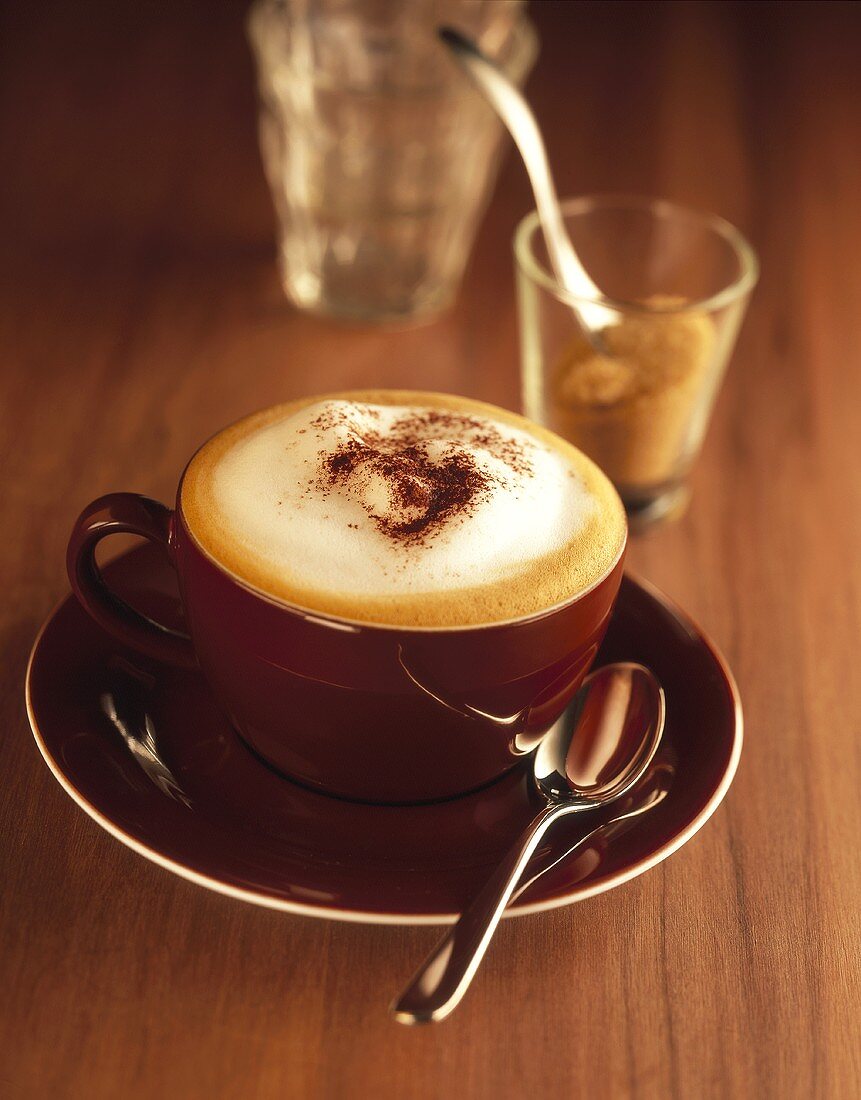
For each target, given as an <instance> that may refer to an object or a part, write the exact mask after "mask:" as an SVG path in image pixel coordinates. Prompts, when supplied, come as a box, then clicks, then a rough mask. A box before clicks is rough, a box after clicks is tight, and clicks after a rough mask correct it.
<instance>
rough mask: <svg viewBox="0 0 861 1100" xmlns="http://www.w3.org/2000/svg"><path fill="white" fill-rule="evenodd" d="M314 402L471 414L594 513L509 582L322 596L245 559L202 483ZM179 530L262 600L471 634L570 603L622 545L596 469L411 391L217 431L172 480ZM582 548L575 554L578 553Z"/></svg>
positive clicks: (611, 496) (446, 401) (438, 397)
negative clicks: (548, 464) (574, 491)
mask: <svg viewBox="0 0 861 1100" xmlns="http://www.w3.org/2000/svg"><path fill="white" fill-rule="evenodd" d="M323 401H351V402H356V403H361V404H368V405H385V406H394V407H402V406H421V407H425V408H432V409H444V410H446V411H449V412H462V413H466V414H474V415H476V416H482V417H486V418H488V419H491V420H496V421H498V422H500V423H503V424H507V425H510V426H511V427H514V428H519V429H520V430H521V431H524V432H527V433H528V434H529V435H531V436H532V437H533V438H535V439H536V440H537V441H538V443H540V444H543V445H544V446H547V447H549V448H550V449H551V450H553V451H556V452H557V453H560V454H561V455H562V456H563V458H565V459H566V460H567V461H569V463H570V465H571V467H572V469H573V471H574V473H575V476H579V477H580V478H581V479H582V480H583V482H584V484H585V487H586V490H587V492H588V493H589V495H590V496H592V497H593V498H594V499H595V501H596V505H597V507H596V509H595V512H594V514H593V515H592V516H590V517H589V518H588V519H587V520H586V522H585V524H584V525H583V527H582V528H581V529H580V530H579V531H578V532H577V533H576V534H575V535H574V536H573V537H572V539H571V541H570V542H569V543H567V544H566V545H565V546H563V547H561V548H560V549H559V550H557V551H554V552H552V553H550V554H547V555H544V556H543V557H539V558H536V559H534V560H532V561H530V562H528V563H526V564H525V565H524V566H523V568H522V569H520V570H519V571H518V572H517V574H516V575H515V576H514V577H512V578H506V580H505V581H502V582H496V583H494V584H491V585H478V586H472V587H464V588H458V589H453V590H449V591H442V592H440V591H434V592H411V593H409V594H404V593H395V594H392V595H374V596H357V595H356V594H355V593H353V592H336V591H322V590H320V589H319V588H315V587H313V586H312V585H307V584H302V583H301V582H298V581H297V580H295V579H294V578H290V577H286V576H283V575H280V574H279V575H277V576H275V575H273V571H272V569H271V567H270V566H268V565H266V566H264V565H262V564H260V563H259V562H256V561H255V560H254V556H253V551H252V550H251V549H249V548H239V547H237V546H236V545H235V540H234V539H228V538H225V537H224V536H223V533H222V531H221V529H220V522H219V521H220V517H219V509H218V504H217V502H216V501H215V500H214V499H213V495H212V491H211V489H212V484H211V483H212V478H211V477H210V476H209V475H210V474H211V473H212V471H214V469H215V466H216V465H217V463H218V462H219V460H220V459H221V458H222V456H224V455H225V454H226V453H227V452H228V451H229V450H230V449H231V448H232V447H234V446H235V445H236V444H237V443H239V442H240V441H241V440H242V439H244V438H246V437H247V436H249V435H252V434H253V433H254V432H257V431H259V430H261V429H263V428H265V427H267V426H269V425H270V424H274V423H276V422H278V421H280V420H284V419H286V418H287V417H289V416H292V415H293V414H295V413H297V412H299V411H300V410H301V409H303V408H306V407H308V406H310V405H314V404H318V403H320V402H323ZM179 503H180V507H181V510H182V515H183V518H184V521H185V525H186V527H187V529H188V532H189V534H190V536H191V537H192V539H193V541H194V542H195V543H196V544H197V546H198V547H199V548H200V549H201V550H202V551H203V552H204V553H205V554H206V556H208V557H209V558H211V559H212V561H213V562H214V563H215V564H216V565H217V566H218V567H220V568H221V569H223V570H224V571H225V572H227V573H229V574H231V575H232V576H233V577H235V578H236V580H238V581H240V582H241V583H243V584H244V585H247V586H248V587H250V588H252V589H254V590H255V591H258V592H259V593H260V594H261V595H262V596H264V597H266V598H269V599H273V600H275V601H277V602H280V603H284V604H287V605H290V606H293V607H296V608H298V609H300V610H302V611H307V612H309V613H310V614H318V615H329V616H332V617H336V618H339V619H344V620H346V621H352V622H357V623H364V624H367V625H374V626H381V627H410V628H414V629H416V628H417V629H421V628H448V629H452V628H471V627H481V626H492V625H495V624H500V623H505V622H511V621H516V620H520V619H528V618H532V617H535V616H537V615H540V614H541V613H543V612H546V611H550V610H552V609H553V608H554V607H556V606H559V605H564V604H567V603H570V602H573V601H575V600H576V599H578V598H580V597H581V596H582V595H584V594H585V593H586V592H588V591H589V590H591V589H592V588H594V587H595V586H596V585H597V584H598V583H600V582H601V581H602V580H603V579H604V578H605V577H606V576H607V575H608V574H609V573H611V572H612V570H613V568H614V567H615V565H616V564H617V563H618V561H619V558H620V557H621V555H622V552H623V550H624V547H625V542H626V538H627V522H626V518H625V511H624V506H623V504H622V501H621V499H620V498H619V495H618V493H617V492H616V490H615V488H614V487H613V485H612V483H611V482H610V480H609V478H608V477H607V476H606V474H604V473H603V471H602V470H601V469H600V468H599V467H598V466H597V465H596V464H595V463H594V462H593V461H592V460H591V459H590V458H588V457H587V456H586V455H585V454H583V452H582V451H579V450H578V449H577V448H576V447H575V446H573V444H571V443H568V442H567V441H566V440H564V439H562V438H561V437H560V436H558V435H556V434H555V433H554V432H552V431H550V430H549V429H547V428H544V427H542V426H541V425H539V424H536V423H535V422H534V421H531V420H529V419H527V418H526V417H524V416H521V415H519V414H518V413H514V412H511V411H509V410H508V409H502V408H499V407H498V406H496V405H490V404H488V403H486V402H483V401H477V400H474V399H472V398H466V397H460V396H457V395H454V394H442V393H435V392H427V391H421V390H390V389H385V390H371V389H368V390H347V391H339V392H335V393H324V394H314V395H312V396H308V397H302V398H298V399H296V400H294V401H287V402H283V403H281V404H278V405H274V406H270V407H269V408H266V409H262V410H260V411H258V412H254V413H251V414H250V415H248V416H245V417H243V418H242V419H241V420H238V421H236V423H234V424H231V425H229V426H228V427H226V428H224V429H222V430H221V431H220V432H218V433H217V434H216V435H214V436H213V437H212V438H211V439H209V440H208V441H207V442H206V443H204V444H203V445H202V446H201V447H200V449H199V450H198V451H197V453H196V454H195V455H194V456H193V457H192V459H191V461H190V462H189V464H188V466H187V467H186V470H185V473H184V475H183V478H182V482H181V484H180V491H179ZM584 551H585V552H584Z"/></svg>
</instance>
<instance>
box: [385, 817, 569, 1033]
mask: <svg viewBox="0 0 861 1100" xmlns="http://www.w3.org/2000/svg"><path fill="white" fill-rule="evenodd" d="M582 808H583V807H581V806H577V805H572V804H571V803H566V802H557V803H553V804H551V805H549V806H546V807H545V808H544V809H543V810H542V811H541V812H540V813H539V814H538V815H537V816H536V817H535V818H534V820H533V821H532V823H531V824H530V825H529V826H528V828H527V829H526V831H525V832H524V833H523V834H522V835H521V837H520V839H519V840H518V841H517V843H516V844H515V845H514V846H513V847H512V848H511V849H510V851H509V852H508V854H507V855H506V856H505V858H504V859H503V861H502V862H501V864H500V865H499V867H498V868H497V869H496V871H494V873H493V875H492V876H491V877H490V879H489V880H488V881H487V883H486V884H485V886H484V887H483V888H482V889H481V891H480V892H479V893H478V894H477V895H476V897H475V898H474V899H473V901H472V902H471V903H470V904H469V906H468V907H467V908H466V909H465V910H464V912H463V914H462V915H461V917H460V919H459V920H458V921H457V923H456V924H454V925H453V926H452V927H451V929H450V930H449V931H448V932H447V933H446V935H445V936H444V937H443V939H442V940H441V941H440V943H439V944H438V945H437V947H436V948H435V949H434V950H433V951H432V952H431V954H430V955H429V956H428V957H427V959H426V960H425V961H424V963H423V964H422V965H421V966H420V967H419V969H418V971H417V972H416V974H415V976H414V977H413V979H412V981H411V982H410V983H409V985H408V986H407V987H406V989H405V990H404V991H403V993H402V994H401V995H400V997H399V998H398V999H397V1000H396V1001H395V1002H394V1003H393V1005H392V1008H391V1010H392V1013H393V1014H394V1016H395V1019H396V1020H399V1021H400V1023H402V1024H420V1023H430V1022H431V1021H432V1020H442V1019H443V1018H444V1017H445V1016H448V1014H449V1013H450V1012H451V1011H452V1010H453V1009H454V1008H455V1007H456V1006H457V1004H458V1003H459V1001H460V999H461V997H463V995H464V993H465V992H466V991H467V989H468V988H469V984H470V982H471V981H472V979H473V976H474V975H475V972H476V970H478V967H479V963H480V962H481V960H482V959H483V958H484V953H485V951H486V950H487V947H488V944H489V943H490V940H491V937H492V936H493V933H494V931H495V930H496V926H497V924H499V921H500V918H501V917H502V914H503V912H504V911H505V907H506V906H507V905H508V902H509V900H510V898H511V895H512V894H513V893H514V888H515V887H516V886H517V883H518V881H519V879H520V876H521V875H522V874H523V871H524V869H525V868H526V864H527V863H528V862H529V860H530V858H531V856H532V854H533V852H534V851H535V849H536V848H537V847H538V845H539V843H540V841H541V838H542V837H543V836H544V834H545V833H546V832H547V830H548V829H549V828H550V826H551V825H552V824H553V822H554V821H556V820H558V819H559V818H560V817H564V816H565V815H566V814H569V813H575V812H576V811H577V810H580V809H582Z"/></svg>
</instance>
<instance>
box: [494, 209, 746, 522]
mask: <svg viewBox="0 0 861 1100" xmlns="http://www.w3.org/2000/svg"><path fill="white" fill-rule="evenodd" d="M562 208H563V216H564V219H565V224H566V228H567V229H568V232H569V235H570V237H571V240H572V243H573V245H574V248H575V249H576V251H577V253H578V255H579V256H580V258H581V260H582V261H583V263H584V265H585V267H586V269H587V270H588V271H589V273H590V275H591V276H592V278H593V279H594V281H595V282H596V284H597V285H598V286H599V287H600V288H601V289H602V291H603V293H604V294H605V296H606V299H608V300H609V304H610V305H611V306H612V311H611V313H610V317H611V320H610V323H608V324H607V326H606V327H605V328H604V329H603V330H602V332H601V334H600V346H599V347H597V348H596V347H593V346H592V344H591V343H590V341H589V340H588V339H587V338H586V336H585V335H584V333H583V331H582V330H581V328H580V326H579V324H578V321H577V314H576V307H577V305H578V302H577V299H576V298H574V297H572V296H571V295H570V294H568V293H567V292H566V291H564V290H563V289H562V287H561V286H560V285H559V283H558V282H557V281H556V279H555V277H554V276H553V275H552V274H551V269H550V266H549V262H548V257H547V252H546V248H545V244H544V239H543V236H542V234H541V229H540V226H539V223H538V218H537V215H536V214H535V213H532V214H530V215H528V216H527V217H526V218H525V219H524V220H523V221H522V222H521V223H520V226H519V227H518V230H517V232H516V234H515V243H514V250H515V261H516V268H517V282H518V302H519V311H520V341H521V367H522V383H523V405H524V411H525V412H526V414H527V416H530V417H531V418H532V419H533V420H536V421H538V422H539V423H541V424H545V425H547V427H549V428H551V429H552V430H553V431H555V432H557V433H558V434H559V435H561V436H563V437H564V438H566V439H568V440H570V441H571V442H572V443H574V444H575V445H576V446H578V447H579V448H580V449H581V450H583V451H584V452H585V453H586V454H588V455H589V456H590V458H592V459H594V461H595V462H597V463H598V465H599V466H600V467H601V468H602V469H603V470H604V472H605V473H606V474H607V475H608V476H609V477H610V478H611V480H612V481H613V483H614V484H615V486H616V488H617V489H618V490H619V494H620V496H621V497H622V500H623V501H624V503H625V507H626V510H627V512H628V517H629V521H630V522H631V524H632V526H633V527H637V526H640V527H642V526H645V525H647V524H649V523H652V522H654V521H656V520H659V519H663V518H665V517H667V516H669V515H672V514H675V513H677V512H679V511H680V510H681V509H682V508H683V507H684V505H685V503H686V502H687V499H688V495H689V490H688V488H687V483H686V482H687V475H688V473H689V471H690V469H691V467H692V465H693V463H694V461H695V459H696V457H697V455H698V453H699V450H700V447H701V446H702V442H703V438H704V436H705V432H706V428H707V426H708V421H709V417H710V414H711V410H712V406H713V404H714V400H715V397H716V396H717V393H718V390H719V388H720V383H721V380H722V378H723V374H724V371H725V369H726V366H727V364H728V362H729V358H730V355H731V353H732V349H733V346H734V344H735V339H736V335H737V333H738V329H739V326H740V325H741V322H742V319H743V317H744V312H745V309H746V306H747V302H748V299H749V297H750V293H751V290H752V289H753V286H754V284H755V283H756V278H757V261H756V256H755V254H754V252H753V250H752V249H751V247H750V245H749V244H748V243H747V242H746V241H745V240H744V238H743V237H742V236H741V234H740V233H738V231H737V230H736V229H734V228H733V227H732V226H731V225H730V224H729V223H728V222H725V221H724V220H723V219H721V218H718V217H716V216H714V215H711V214H702V213H699V212H697V211H693V210H689V209H687V208H685V207H682V206H677V205H675V204H673V203H669V202H662V201H657V200H652V199H646V198H637V197H624V196H623V197H619V196H601V197H589V198H579V199H572V200H569V201H567V202H565V203H563V204H562Z"/></svg>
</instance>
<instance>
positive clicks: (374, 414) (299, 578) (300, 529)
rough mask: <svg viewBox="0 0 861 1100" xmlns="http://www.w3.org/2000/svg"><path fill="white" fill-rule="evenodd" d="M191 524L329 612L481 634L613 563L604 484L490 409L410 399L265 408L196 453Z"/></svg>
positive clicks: (544, 604)
mask: <svg viewBox="0 0 861 1100" xmlns="http://www.w3.org/2000/svg"><path fill="white" fill-rule="evenodd" d="M181 505H182V514H183V517H184V520H185V526H186V527H187V528H188V530H189V531H190V532H191V534H192V536H193V538H194V539H195V540H196V541H197V543H198V544H199V545H200V547H201V548H202V549H203V550H204V551H205V552H206V553H207V554H208V555H209V556H210V557H211V558H212V559H213V560H214V561H216V562H217V563H218V564H219V565H220V566H221V567H222V568H224V569H226V570H227V571H228V572H231V573H232V574H233V575H235V576H236V577H237V578H238V579H240V580H241V581H245V582H247V583H249V584H251V585H252V586H253V587H255V588H257V589H259V590H262V591H263V592H265V593H268V594H269V595H270V596H273V597H275V598H278V599H283V600H286V601H288V602H289V603H293V604H298V605H300V606H302V607H305V608H308V609H311V610H313V611H316V612H322V613H326V614H332V615H337V616H340V617H342V618H346V619H354V620H359V621H366V622H371V623H378V624H384V625H390V626H400V625H404V626H423V627H453V626H472V625H480V624H484V623H492V622H500V621H505V620H509V619H515V618H520V617H522V616H526V615H531V614H534V613H536V612H540V611H542V610H544V609H546V608H549V607H552V606H554V605H555V604H558V603H561V602H563V601H566V600H568V599H571V598H572V597H574V596H576V595H577V594H579V593H581V592H583V591H584V590H586V589H587V588H589V587H591V586H592V585H593V584H595V583H596V582H598V581H599V580H600V579H601V578H602V577H604V576H606V575H607V573H609V572H610V570H611V569H612V568H613V566H614V565H615V564H616V563H617V562H618V561H619V558H620V557H621V554H622V552H623V550H624V544H625V532H626V524H625V513H624V509H623V507H622V503H621V501H620V500H619V497H618V494H617V493H616V491H615V490H614V488H613V486H612V484H611V483H610V481H609V480H608V479H607V477H606V476H605V475H604V474H603V473H602V472H601V471H600V470H599V469H598V467H597V466H595V464H594V463H593V462H591V461H590V460H589V459H588V458H587V457H586V456H585V455H583V454H582V453H581V452H580V451H578V450H577V449H576V448H575V447H573V446H572V445H571V444H569V443H567V442H566V441H564V440H562V439H560V438H559V437H558V436H556V435H554V434H553V433H552V432H549V431H548V430H547V429H545V428H542V427H539V426H538V425H536V424H533V423H531V422H530V421H528V420H526V419H524V418H523V417H521V416H517V415H516V414H515V413H511V412H508V411H507V410H504V409H498V408H496V407H494V406H492V405H486V404H483V403H481V402H477V401H472V400H469V399H467V398H462V397H452V396H448V395H445V394H434V393H415V392H410V391H397V390H376V391H363V392H354V393H347V394H337V395H333V396H331V397H325V398H307V399H304V400H300V401H296V402H292V403H290V404H287V405H281V406H276V407H274V408H272V409H267V410H264V411H263V412H260V413H256V414H254V415H252V416H250V417H247V418H246V419H245V420H241V421H239V422H238V423H237V424H234V425H232V426H230V427H229V428H225V429H224V431H222V432H220V433H219V434H218V435H216V436H214V437H213V438H212V439H211V440H210V441H209V442H208V443H207V444H206V445H205V446H204V447H202V448H201V450H200V451H198V453H197V454H196V455H195V457H194V458H193V459H192V461H191V463H190V464H189V467H188V469H187V470H186V473H185V475H184V478H183V483H182V491H181Z"/></svg>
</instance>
